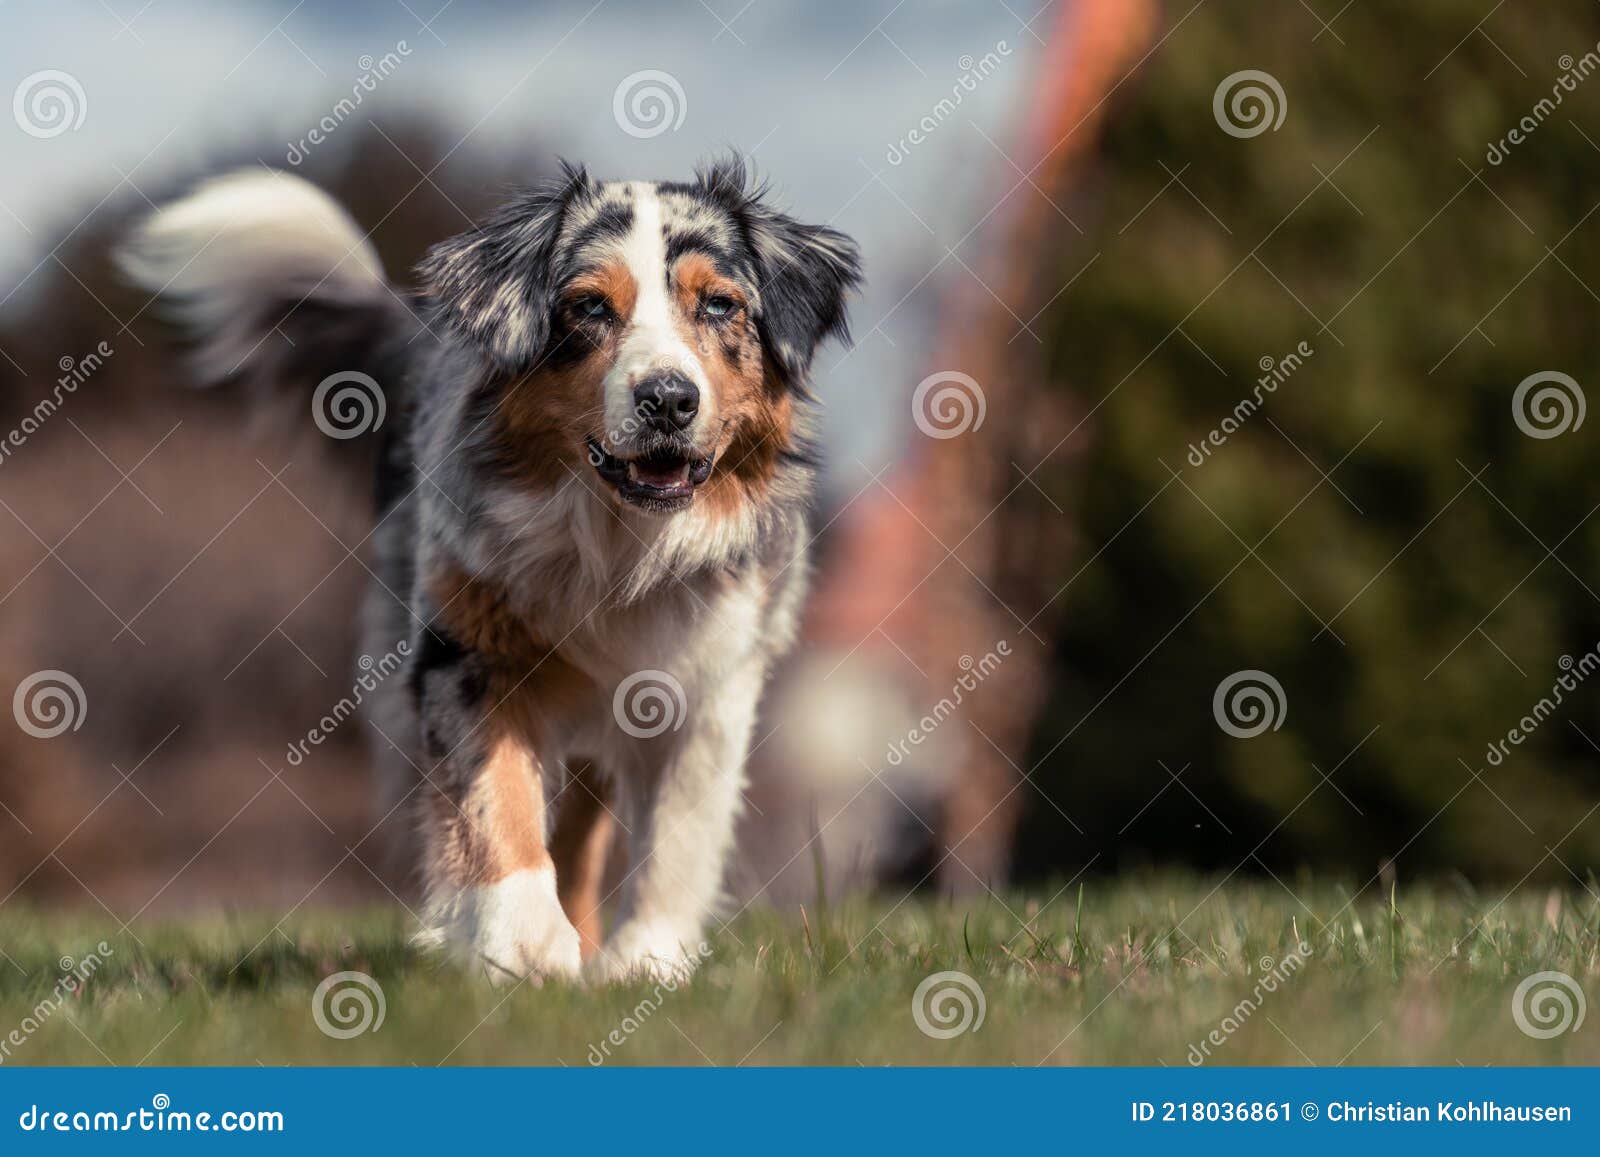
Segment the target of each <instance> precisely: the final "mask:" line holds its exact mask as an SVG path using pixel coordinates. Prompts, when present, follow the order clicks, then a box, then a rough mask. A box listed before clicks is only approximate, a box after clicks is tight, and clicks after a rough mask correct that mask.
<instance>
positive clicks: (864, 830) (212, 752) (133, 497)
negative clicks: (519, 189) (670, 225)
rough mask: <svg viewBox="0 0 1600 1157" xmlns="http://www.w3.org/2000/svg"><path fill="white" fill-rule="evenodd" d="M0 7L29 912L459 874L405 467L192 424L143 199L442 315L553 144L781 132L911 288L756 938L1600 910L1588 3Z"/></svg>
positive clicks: (286, 899)
mask: <svg viewBox="0 0 1600 1157" xmlns="http://www.w3.org/2000/svg"><path fill="white" fill-rule="evenodd" d="M1480 8H1481V9H1482V10H1481V11H1480V10H1479V9H1480ZM0 24H3V27H4V34H3V35H0V95H4V93H6V92H10V93H12V94H13V100H12V116H11V118H10V120H3V119H0V268H3V270H4V275H3V276H0V526H3V527H4V531H3V533H0V690H3V691H4V692H5V693H6V694H7V695H10V696H12V712H11V714H10V715H3V714H0V897H3V898H4V899H10V898H11V897H12V896H24V897H32V898H48V899H50V900H51V901H65V902H72V903H81V904H83V905H87V906H90V907H92V908H101V909H104V910H105V911H106V912H108V913H110V914H111V915H112V917H113V918H114V919H116V920H117V921H118V922H119V923H123V924H126V923H128V922H131V921H133V920H135V919H138V918H139V917H140V916H142V915H144V914H145V913H147V912H157V911H164V910H170V909H172V908H175V907H182V906H186V905H206V906H218V905H239V906H243V905H269V906H271V905H277V906H280V907H289V906H291V905H292V906H293V907H292V908H290V910H291V911H293V910H294V909H298V908H300V907H301V906H303V905H317V904H328V903H339V902H349V901H354V900H366V899H372V898H378V899H385V898H386V897H388V896H396V897H398V898H400V899H401V900H402V901H408V898H409V895H410V888H411V887H412V882H411V881H410V879H409V876H408V873H407V870H406V868H405V866H404V865H402V864H398V863H395V862H394V861H393V859H392V857H390V856H389V855H388V854H387V853H386V851H385V849H386V848H387V847H388V846H389V845H390V843H391V841H392V837H393V834H394V828H395V827H396V825H399V824H402V823H404V822H405V820H404V817H400V816H388V817H383V816H381V815H380V813H379V812H378V811H377V809H376V795H375V792H374V790H373V787H372V784H371V782H370V773H369V769H368V766H367V762H366V758H365V753H364V752H365V747H364V744H365V742H366V739H367V736H366V734H364V732H365V730H366V724H364V723H363V722H361V721H360V720H359V719H357V718H350V719H345V718H344V714H345V711H346V709H347V707H348V704H349V701H350V700H351V699H352V698H354V697H358V695H359V685H358V682H357V681H358V677H359V676H360V675H361V672H362V668H361V667H360V666H358V662H359V660H360V659H361V657H360V656H358V655H357V653H356V643H355V624H354V609H355V607H356V605H357V601H358V598H359V594H360V591H361V590H362V588H363V587H364V585H365V583H366V582H367V581H368V578H369V575H368V572H367V570H366V563H365V556H364V550H365V544H364V537H365V535H366V533H367V530H368V529H369V526H370V510H369V507H368V491H367V489H366V487H365V486H364V485H360V484H356V483H353V482H352V479H353V478H356V477H359V475H358V474H356V473H353V472H352V470H351V469H350V466H351V465H352V461H353V460H354V462H355V463H356V464H357V465H359V462H360V457H361V456H362V455H363V454H365V453H367V450H366V448H364V447H363V446H361V445H360V444H359V443H344V442H338V443H335V442H332V441H330V440H329V439H326V438H324V437H322V436H321V435H320V434H318V432H317V431H316V429H315V427H314V426H313V425H312V423H311V421H310V414H309V412H308V408H307V407H305V406H304V405H303V404H300V403H297V402H295V401H294V400H292V399H295V398H299V399H301V401H302V402H303V398H304V392H303V391H302V392H301V393H298V394H296V393H288V394H286V398H287V399H291V400H287V401H286V402H285V404H284V405H283V406H281V407H279V408H277V409H275V410H272V411H254V412H253V411H251V410H250V409H249V408H248V407H245V406H243V405H242V404H241V403H240V401H239V399H237V398H233V397H230V396H228V395H227V394H226V393H217V394H207V395H202V394H197V393H194V392H192V391H187V390H185V389H183V388H182V374H181V370H180V367H179V364H178V361H177V359H176V358H175V356H174V351H173V349H172V347H171V345H170V344H169V343H168V341H167V336H168V335H166V334H165V333H164V331H163V328H162V326H161V324H160V321H159V318H157V317H156V316H155V315H154V312H153V311H151V310H150V309H149V308H148V307H147V303H146V302H145V301H144V300H143V299H141V298H140V297H139V296H138V295H137V294H134V293H133V292H131V291H130V290H129V289H127V288H126V287H125V286H123V285H121V284H120V283H119V282H118V279H117V278H116V276H115V275H114V273H113V272H112V270H111V268H110V265H109V262H108V250H109V247H110V245H111V244H112V243H113V242H114V241H115V239H116V238H117V237H118V236H120V235H121V234H122V233H123V232H124V231H125V230H126V229H127V227H128V225H129V223H130V221H132V220H133V219H135V218H136V217H137V216H138V215H139V214H142V213H145V212H148V211H149V210H150V208H151V207H152V205H153V204H155V203H159V202H160V201H162V200H163V199H164V198H166V197H169V196H171V195H173V194H174V193H176V192H178V191H181V190H182V189H183V188H185V187H186V186H187V185H189V184H190V183H192V182H193V181H194V180H196V179H198V178H200V177H202V176H205V175H207V174H210V173H214V172H217V171H219V170H222V169H225V168H229V167H235V166H239V165H251V166H254V165H265V166H268V167H273V168H288V169H293V170H295V171H298V172H300V173H302V174H304V175H305V176H307V177H308V178H310V179H311V180H313V181H315V182H317V183H318V184H320V185H322V186H323V187H324V188H327V189H328V190H330V191H331V192H332V193H333V194H334V195H335V196H336V197H337V198H338V199H339V200H340V201H341V202H342V203H344V204H345V205H346V206H348V207H349V208H350V210H351V212H352V213H353V214H354V216H355V217H356V219H357V221H358V222H359V223H360V224H361V225H362V227H363V228H364V229H368V230H370V231H371V235H372V240H373V241H374V243H375V244H376V246H377V248H378V250H379V252H380V253H381V255H382V257H383V260H384V262H385V265H386V267H387V268H388V270H389V271H390V273H391V275H392V276H393V277H394V278H395V279H396V280H397V281H398V282H401V283H404V284H410V281H409V278H410V269H411V267H412V265H413V264H414V262H415V261H416V260H417V258H418V257H419V256H420V255H421V253H422V252H423V251H424V250H425V249H426V248H427V247H428V246H429V245H430V244H432V243H433V242H435V241H437V240H439V239H441V238H443V237H445V236H448V235H450V234H453V233H457V232H460V231H462V230H463V229H468V228H471V227H472V223H473V222H474V221H476V220H478V219H479V218H480V217H481V216H482V215H483V214H484V212H485V211H486V210H487V208H488V207H490V206H492V205H493V204H494V203H496V201H497V200H498V199H499V198H500V197H501V196H502V195H503V192H504V190H505V189H506V188H508V187H510V186H513V185H515V184H518V183H524V182H528V181H533V180H537V179H539V178H540V177H542V176H544V175H546V174H548V173H549V172H550V171H552V169H553V168H554V165H555V159H556V158H557V157H558V156H567V157H571V158H574V159H578V160H582V161H584V162H585V163H587V164H588V165H589V167H590V168H591V170H592V171H594V172H595V173H597V174H598V175H604V176H640V177H675V176H681V175H683V174H684V173H686V171H687V170H688V169H689V167H690V166H691V165H692V164H693V162H694V161H695V160H696V159H697V158H700V157H704V156H706V155H707V154H709V153H710V152H712V151H715V150H716V149H719V148H729V147H732V148H737V149H739V150H741V151H743V152H745V153H746V154H748V155H750V156H751V157H752V158H753V159H754V162H755V164H756V165H757V167H758V168H759V169H760V170H761V171H762V172H764V173H765V174H766V175H768V176H769V177H770V178H771V179H772V181H773V184H774V186H775V188H776V189H777V190H778V195H779V199H780V200H781V201H782V202H783V203H784V204H785V205H786V206H787V207H788V208H789V209H791V210H792V211H793V212H794V213H796V214H797V215H798V216H801V217H803V218H806V219H808V220H813V221H825V222H828V223H830V224H832V225H834V226H836V227H838V228H841V229H844V230H846V231H847V232H850V233H851V234H853V235H854V236H856V237H857V238H858V239H859V240H860V241H861V243H862V248H863V251H864V255H865V260H866V267H867V273H868V280H869V285H868V288H867V290H866V292H865V293H864V295H863V296H862V298H861V300H860V301H859V302H857V303H856V306H855V310H854V319H855V326H854V328H855V341H854V343H853V345H851V346H849V347H847V348H846V347H835V348H830V349H828V350H826V351H824V353H823V354H822V356H821V357H820V358H819V361H818V366H817V379H818V381H817V389H818V392H819V393H820V395H821V396H822V398H823V400H824V402H825V407H826V408H825V415H826V416H825V423H824V426H825V430H826V436H827V442H828V449H829V453H830V457H831V463H830V466H829V471H828V475H827V480H826V485H825V487H824V491H823V494H822V498H821V502H820V504H819V511H818V516H817V520H816V526H817V529H818V539H817V543H816V545H815V551H816V578H815V593H814V597H813V600H812V603H811V607H810V610H809V612H808V617H807V621H806V628H805V641H804V643H803V645H802V646H801V648H800V649H799V650H798V652H797V654H796V655H795V656H794V657H793V659H792V661H791V662H790V663H789V664H788V665H787V666H786V667H785V668H784V670H783V671H782V672H781V673H780V675H779V677H778V679H777V680H775V682H774V684H773V686H772V688H771V690H770V692H769V694H768V697H767V701H766V708H765V712H764V717H763V721H762V723H761V726H760V730H759V732H758V738H759V742H758V744H757V748H756V751H755V754H754V756H753V759H752V767H751V785H750V789H749V792H748V802H749V807H748V809H747V813H746V816H745V819H744V822H743V826H742V829H741V849H742V850H741V855H740V858H739V862H738V864H737V865H736V867H735V869H734V873H733V876H732V878H731V880H730V884H731V886H732V888H733V891H734V893H735V895H736V896H737V897H738V898H739V899H740V901H741V902H745V903H749V902H759V901H772V902H778V903H791V902H794V901H796V900H806V899H809V898H810V897H812V896H814V895H816V894H817V893H818V892H819V891H822V892H832V893H835V894H836V893H837V892H838V891H840V890H843V889H850V888H874V887H876V888H883V889H887V890H894V891H903V890H905V889H906V888H908V887H915V886H920V887H926V888H930V889H931V888H942V889H946V890H951V891H973V890H982V889H985V888H994V887H999V886H1001V885H1002V884H1004V883H1008V882H1023V883H1030V884H1037V885H1041V886H1045V887H1048V888H1049V889H1050V890H1052V891H1054V890H1055V889H1057V888H1059V887H1062V886H1063V885H1065V884H1066V883H1068V882H1070V881H1072V880H1073V879H1075V878H1078V877H1079V876H1080V875H1081V874H1083V873H1085V872H1088V873H1105V872H1117V871H1129V870H1138V869H1141V868H1143V867H1145V866H1150V865H1162V866H1170V865H1181V866H1189V867H1193V868H1196V869H1199V870H1203V871H1207V872H1216V873H1218V874H1219V875H1220V874H1227V873H1234V872H1238V873H1244V874H1249V875H1260V874H1271V875H1273V876H1278V877H1280V878H1287V877H1289V876H1291V875H1299V874H1306V873H1310V874H1320V875H1332V876H1334V877H1336V878H1337V879H1339V880H1341V881H1345V882H1347V885H1348V887H1349V888H1350V889H1351V890H1352V891H1353V890H1356V889H1358V888H1361V887H1363V886H1366V885H1368V884H1370V883H1372V882H1373V881H1374V880H1380V879H1384V878H1387V876H1388V874H1389V873H1390V872H1391V871H1394V872H1399V873H1402V874H1404V875H1407V876H1408V877H1410V876H1428V877H1453V878H1458V879H1460V880H1462V881H1464V882H1466V883H1468V884H1472V885H1500V886H1504V885H1510V884H1516V883H1519V882H1522V881H1528V880H1532V881H1541V882H1542V881H1556V880H1560V881H1567V880H1571V879H1574V878H1576V879H1577V880H1579V881H1580V882H1592V879H1593V871H1592V865H1593V864H1594V863H1595V861H1596V858H1597V854H1600V821H1597V820H1594V819H1593V818H1592V817H1593V815H1594V810H1595V808H1596V806H1597V801H1600V700H1597V696H1596V693H1595V692H1596V690H1597V689H1600V680H1594V681H1593V682H1594V686H1590V683H1589V682H1586V680H1588V679H1589V678H1590V676H1591V674H1592V673H1593V672H1594V671H1595V670H1596V669H1597V668H1600V652H1597V648H1600V594H1597V590H1600V566H1597V565H1596V564H1597V562H1600V523H1596V522H1595V521H1593V519H1592V516H1593V515H1594V514H1595V513H1596V512H1597V511H1600V476H1597V474H1596V471H1595V470H1594V469H1593V467H1592V461H1593V457H1594V455H1593V449H1594V446H1595V437H1596V433H1595V431H1596V428H1597V425H1600V423H1586V422H1585V421H1584V420H1583V419H1584V414H1585V409H1586V398H1585V390H1587V389H1588V388H1590V387H1591V386H1592V385H1593V384H1594V382H1595V378H1594V374H1595V366H1596V364H1597V358H1596V355H1597V353H1600V336H1597V334H1596V326H1595V324H1594V321H1595V318H1596V316H1597V311H1600V264H1597V261H1596V257H1597V254H1600V217H1597V216H1596V210H1597V209H1600V192H1597V190H1600V80H1596V79H1594V78H1593V73H1594V72H1596V71H1600V47H1597V41H1600V13H1597V11H1596V9H1595V8H1594V6H1593V5H1589V4H1580V3H1577V2H1576V0H1572V2H1568V3H1560V4H1551V5H1543V6H1541V8H1540V16H1539V19H1538V20H1536V21H1535V20H1530V19H1528V18H1526V16H1525V15H1521V14H1518V13H1516V12H1513V11H1511V10H1509V9H1507V8H1500V7H1498V6H1496V7H1492V8H1491V7H1490V4H1489V3H1488V0H1485V2H1484V3H1483V4H1481V5H1480V4H1473V3H1460V2H1457V3H1447V2H1444V0H1421V2H1418V3H1413V4H1408V5H1403V6H1402V5H1389V6H1382V7H1380V6H1377V5H1371V4H1367V3H1356V4H1341V3H1339V2H1336V0H1303V2H1302V3H1301V4H1299V5H1274V6H1272V7H1271V9H1270V10H1268V9H1264V8H1263V6H1261V5H1258V4H1250V3H1245V2H1243V0H1210V2H1206V0H1200V2H1198V3H1195V2H1193V0H1177V2H1175V3H1171V4H1167V3H1158V2H1156V0H1058V2H1055V3H1044V4H1040V3H1038V2H1037V0H1020V2H1018V0H969V2H962V3H957V2H955V0H922V2H905V0H902V2H901V3H892V2H888V0H883V2H878V0H873V2H868V3H863V4H852V5H827V6H824V5H801V4H788V3H780V2H779V0H748V2H745V0H691V2H689V3H654V4H645V3H642V2H637V0H600V2H599V3H594V2H593V0H579V2H577V3H566V2H552V3H544V4H536V5H529V4H509V3H469V2H467V0H404V2H402V0H382V2H380V0H371V2H367V0H360V2H356V3H350V4H342V5H339V6H336V7H324V6H312V5H301V4H294V3H289V2H283V0H276V2H266V0H262V2H260V3H249V2H239V3H234V4H230V5H214V4H201V3H199V2H197V0H150V2H149V3H144V4H143V5H142V6H141V5H140V3H138V2H136V0H103V2H99V3H87V4H78V3H49V4H47V3H42V2H40V3H26V2H24V3H12V4H9V5H7V6H6V7H5V8H4V9H3V10H0ZM366 658H367V659H369V660H373V661H376V660H378V659H379V658H380V657H379V656H368V657H366ZM341 704H343V705H344V706H341ZM326 720H332V723H333V725H332V726H331V727H330V726H329V725H328V723H327V722H326ZM314 728H315V729H320V730H321V731H323V732H326V733H328V735H329V736H330V737H329V738H328V739H327V741H326V742H322V743H320V744H311V745H309V746H305V745H304V741H305V739H306V737H307V735H308V732H310V731H311V730H312V729H314ZM296 744H302V746H303V750H302V752H301V754H300V755H299V756H296V755H295V751H296V747H295V745H296ZM0 902H4V900H3V899H0Z"/></svg>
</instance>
